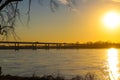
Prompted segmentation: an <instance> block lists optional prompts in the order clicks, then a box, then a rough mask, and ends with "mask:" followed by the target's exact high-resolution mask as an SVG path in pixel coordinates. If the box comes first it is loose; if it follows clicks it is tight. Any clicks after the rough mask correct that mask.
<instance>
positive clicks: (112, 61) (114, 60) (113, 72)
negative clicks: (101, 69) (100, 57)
mask: <svg viewBox="0 0 120 80" xmlns="http://www.w3.org/2000/svg"><path fill="white" fill-rule="evenodd" d="M117 65H118V50H117V49H115V48H111V49H109V50H108V70H109V77H110V79H111V80H118V78H119V72H118V71H119V69H118V66H117Z"/></svg>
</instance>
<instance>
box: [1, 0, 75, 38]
mask: <svg viewBox="0 0 120 80" xmlns="http://www.w3.org/2000/svg"><path fill="white" fill-rule="evenodd" d="M23 1H25V0H0V35H2V36H3V38H2V39H7V37H8V34H12V35H13V37H14V38H15V39H16V37H15V36H17V35H16V33H15V23H16V18H18V19H19V20H20V21H21V17H20V5H19V4H20V3H21V2H23ZM26 1H28V10H27V16H28V22H29V20H30V10H31V3H32V1H35V0H26ZM38 1H39V3H40V4H43V3H44V1H45V0H38ZM46 1H48V2H49V3H50V9H51V11H52V12H55V11H56V10H57V8H58V7H59V5H60V3H62V4H64V5H66V6H67V7H69V8H72V5H74V4H75V1H76V0H46Z"/></svg>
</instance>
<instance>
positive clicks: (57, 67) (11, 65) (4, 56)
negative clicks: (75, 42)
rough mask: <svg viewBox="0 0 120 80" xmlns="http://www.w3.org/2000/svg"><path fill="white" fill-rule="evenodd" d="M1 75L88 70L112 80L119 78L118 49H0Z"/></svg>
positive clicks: (70, 74) (119, 50)
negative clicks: (107, 75) (107, 76)
mask: <svg viewBox="0 0 120 80" xmlns="http://www.w3.org/2000/svg"><path fill="white" fill-rule="evenodd" d="M0 66H1V67H2V72H3V74H11V75H19V76H32V75H33V74H36V75H37V76H42V75H50V74H52V75H55V74H61V75H63V76H69V77H71V76H76V75H83V74H86V73H88V72H92V73H95V74H99V75H102V77H103V76H105V75H106V74H109V76H110V77H111V80H117V79H118V78H119V73H120V72H119V71H120V70H119V67H120V49H114V48H111V49H48V50H46V49H38V50H19V51H14V50H0Z"/></svg>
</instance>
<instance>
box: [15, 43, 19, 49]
mask: <svg viewBox="0 0 120 80" xmlns="http://www.w3.org/2000/svg"><path fill="white" fill-rule="evenodd" d="M14 49H15V50H19V42H17V43H15V46H14Z"/></svg>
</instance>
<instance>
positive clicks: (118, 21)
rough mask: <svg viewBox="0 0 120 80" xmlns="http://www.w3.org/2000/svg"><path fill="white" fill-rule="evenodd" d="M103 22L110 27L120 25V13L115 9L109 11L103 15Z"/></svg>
mask: <svg viewBox="0 0 120 80" xmlns="http://www.w3.org/2000/svg"><path fill="white" fill-rule="evenodd" d="M103 24H104V25H105V26H106V27H108V28H110V29H113V28H116V27H118V26H119V25H120V15H119V14H118V13H117V12H115V11H112V12H108V13H107V14H105V15H104V17H103Z"/></svg>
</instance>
